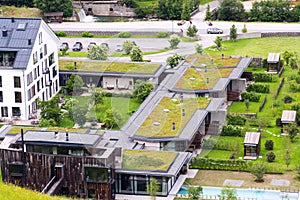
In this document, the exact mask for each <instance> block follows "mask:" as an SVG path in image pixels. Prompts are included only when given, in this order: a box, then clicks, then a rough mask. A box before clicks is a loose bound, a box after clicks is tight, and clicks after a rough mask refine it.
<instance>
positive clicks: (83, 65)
mask: <svg viewBox="0 0 300 200" xmlns="http://www.w3.org/2000/svg"><path fill="white" fill-rule="evenodd" d="M76 67H77V70H78V71H93V72H121V73H141V74H154V73H155V71H156V70H157V69H158V68H159V67H160V64H153V63H123V62H100V61H76ZM59 69H60V70H74V61H65V60H60V61H59Z"/></svg>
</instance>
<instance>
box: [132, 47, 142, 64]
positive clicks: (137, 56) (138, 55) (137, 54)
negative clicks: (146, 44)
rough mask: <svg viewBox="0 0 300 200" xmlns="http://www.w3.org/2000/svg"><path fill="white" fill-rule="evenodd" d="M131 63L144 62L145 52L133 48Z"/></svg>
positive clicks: (138, 48)
mask: <svg viewBox="0 0 300 200" xmlns="http://www.w3.org/2000/svg"><path fill="white" fill-rule="evenodd" d="M130 59H131V61H135V62H142V61H143V52H142V50H141V49H140V47H138V46H133V47H132V49H131V52H130Z"/></svg>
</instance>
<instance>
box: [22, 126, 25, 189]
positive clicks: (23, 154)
mask: <svg viewBox="0 0 300 200" xmlns="http://www.w3.org/2000/svg"><path fill="white" fill-rule="evenodd" d="M21 139H22V162H23V187H24V188H25V187H26V157H25V144H24V131H23V129H21Z"/></svg>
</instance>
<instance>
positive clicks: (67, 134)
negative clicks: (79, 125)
mask: <svg viewBox="0 0 300 200" xmlns="http://www.w3.org/2000/svg"><path fill="white" fill-rule="evenodd" d="M66 141H69V133H68V132H66Z"/></svg>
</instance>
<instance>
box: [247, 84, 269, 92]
mask: <svg viewBox="0 0 300 200" xmlns="http://www.w3.org/2000/svg"><path fill="white" fill-rule="evenodd" d="M247 92H257V93H269V92H270V86H269V85H266V84H256V83H254V84H250V85H249V86H248V87H247Z"/></svg>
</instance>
